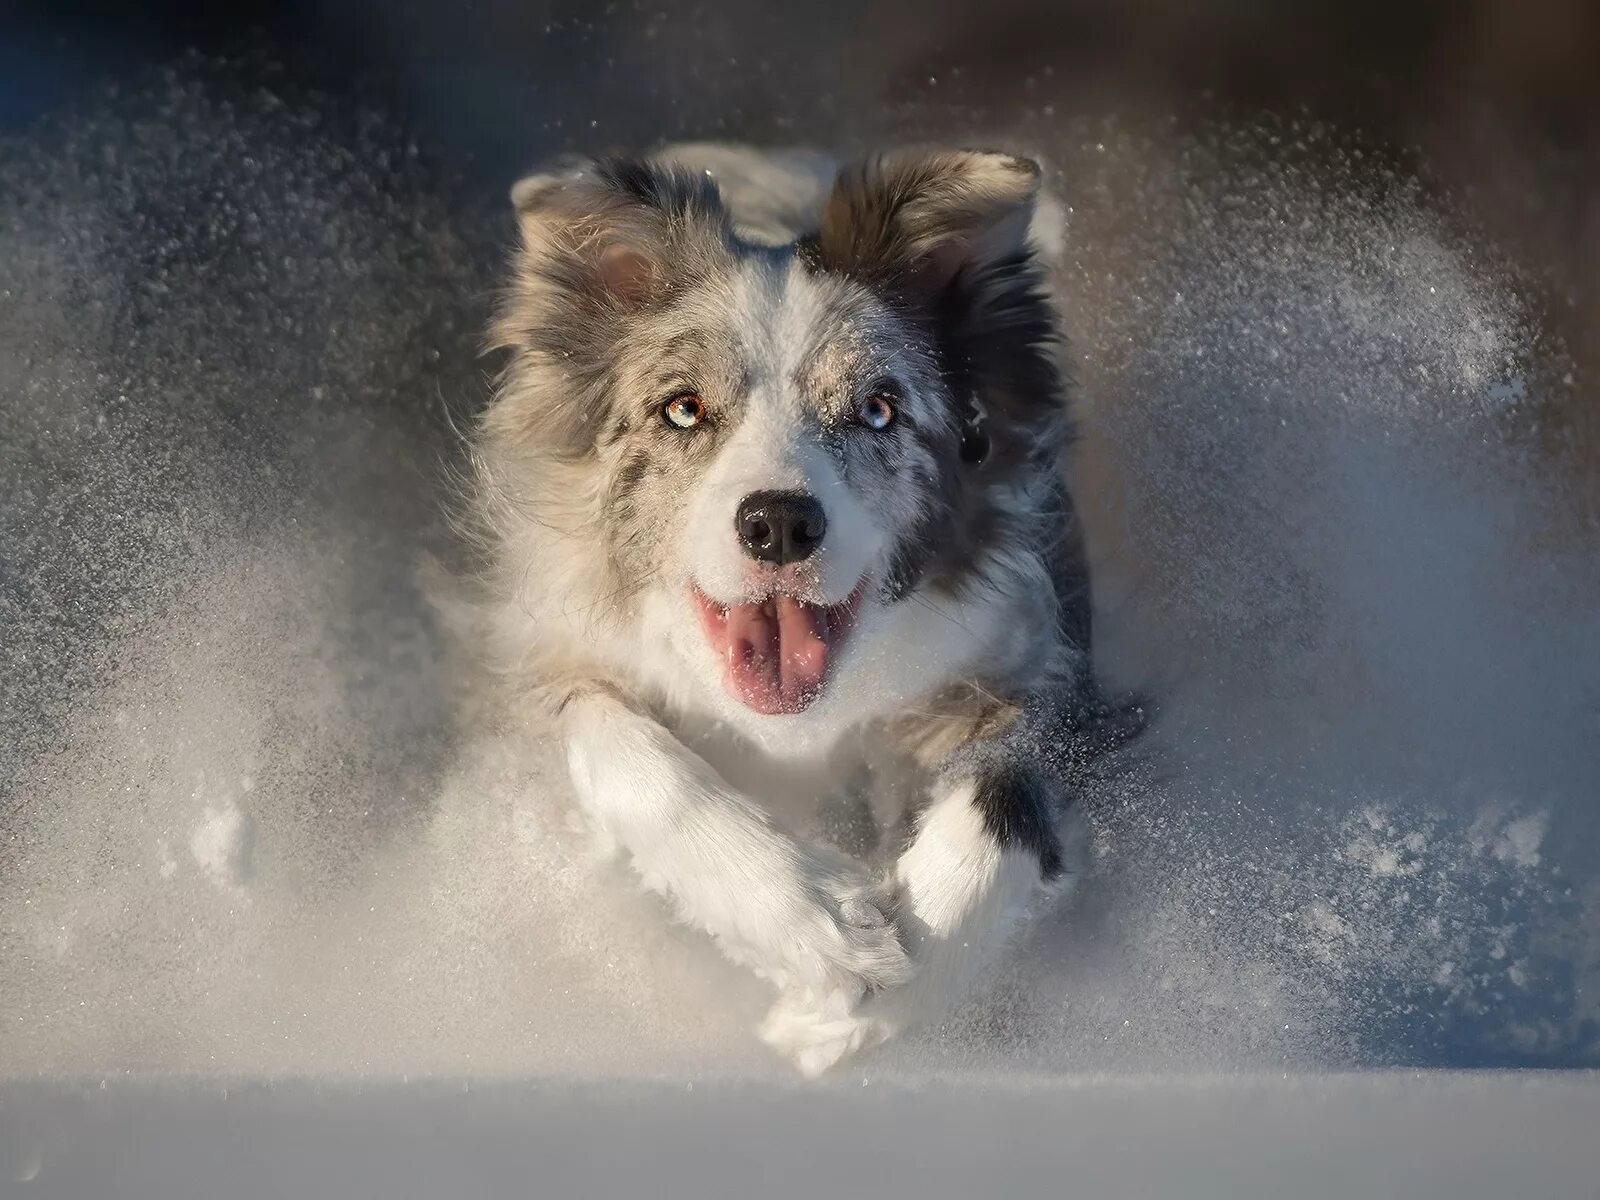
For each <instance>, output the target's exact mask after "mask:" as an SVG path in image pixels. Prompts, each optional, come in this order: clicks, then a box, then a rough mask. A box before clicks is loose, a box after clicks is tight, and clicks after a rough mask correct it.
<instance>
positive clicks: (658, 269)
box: [511, 158, 729, 308]
mask: <svg viewBox="0 0 1600 1200" xmlns="http://www.w3.org/2000/svg"><path fill="white" fill-rule="evenodd" d="M511 203H512V205H513V207H514V208H515V209H516V213H517V224H518V227H519V228H520V230H521V233H522V249H523V253H522V261H521V267H522V272H521V279H522V282H523V283H525V284H528V285H540V284H542V285H544V286H547V287H550V286H553V287H554V288H556V289H557V290H559V291H560V292H561V293H563V297H562V298H563V299H565V300H569V301H570V300H586V301H589V302H592V303H596V304H603V305H614V306H620V307H623V308H626V307H630V306H633V305H638V304H642V303H645V302H647V301H649V300H651V299H653V298H655V297H657V296H659V295H660V294H662V293H663V292H665V291H666V290H668V289H669V288H670V287H671V286H672V284H673V282H674V281H675V280H677V279H681V278H683V277H684V275H685V274H686V273H688V272H692V271H693V270H695V269H696V268H697V267H698V266H703V265H704V264H705V260H706V258H707V257H708V255H710V254H714V253H716V252H717V251H719V250H723V249H725V248H726V246H727V244H728V239H729V223H728V217H727V213H726V211H725V210H724V209H723V207H722V201H721V198H720V197H719V196H718V194H717V189H716V185H715V184H714V183H712V182H711V180H710V179H709V178H708V177H706V176H705V175H696V174H694V173H692V172H689V171H686V170H684V169H682V168H678V167H672V166H666V165H661V164H654V163H647V162H643V161H640V160H637V159H621V158H614V159H601V160H596V161H592V162H574V163H569V164H567V165H564V166H562V167H560V168H558V169H555V170H552V171H547V172H543V173H540V174H537V175H531V176H529V177H528V178H526V179H523V180H521V181H519V182H518V183H517V184H516V186H515V187H513V188H512V189H511Z"/></svg>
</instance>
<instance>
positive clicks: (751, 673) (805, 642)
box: [717, 596, 828, 713]
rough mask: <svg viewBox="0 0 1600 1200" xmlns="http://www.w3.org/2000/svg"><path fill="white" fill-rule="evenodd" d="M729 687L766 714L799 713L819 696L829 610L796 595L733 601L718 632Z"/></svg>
mask: <svg viewBox="0 0 1600 1200" xmlns="http://www.w3.org/2000/svg"><path fill="white" fill-rule="evenodd" d="M717 633H719V634H720V635H721V636H720V638H718V639H717V640H718V641H720V642H721V644H720V645H718V646H717V649H718V650H719V651H720V652H721V654H722V661H723V669H724V670H725V671H726V673H727V674H726V676H725V678H726V680H727V684H728V690H729V691H731V692H732V693H733V694H734V695H735V696H737V697H738V698H739V700H740V701H742V702H743V703H744V704H746V705H748V706H749V707H751V708H753V709H755V710H756V711H757V712H762V713H794V712H799V711H800V710H801V709H802V708H805V707H806V705H808V704H810V703H811V702H812V701H813V700H815V699H816V698H817V694H818V693H819V692H820V691H821V690H822V680H823V676H824V675H825V674H826V673H827V669H828V612H827V610H826V609H825V608H823V607H822V606H820V605H816V604H804V603H802V602H801V601H799V600H796V599H795V598H794V597H792V596H774V597H773V598H772V599H770V600H768V601H766V602H765V603H764V604H734V605H730V606H729V608H728V616H727V621H726V624H725V625H724V626H723V628H722V629H721V630H718V631H717Z"/></svg>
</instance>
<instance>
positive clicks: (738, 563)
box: [491, 154, 1060, 741]
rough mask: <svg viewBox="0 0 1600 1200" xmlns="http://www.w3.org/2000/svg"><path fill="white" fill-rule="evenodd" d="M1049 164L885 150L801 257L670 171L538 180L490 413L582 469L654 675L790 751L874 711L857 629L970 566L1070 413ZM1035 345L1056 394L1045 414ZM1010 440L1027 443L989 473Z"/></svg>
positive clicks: (840, 194)
mask: <svg viewBox="0 0 1600 1200" xmlns="http://www.w3.org/2000/svg"><path fill="white" fill-rule="evenodd" d="M1037 177H1038V172H1037V169H1036V168H1035V167H1034V166H1033V165H1032V164H1031V163H1027V162H1025V161H1023V160H1018V159H1013V158H1009V157H1006V156H1001V155H980V154H944V155H926V156H909V157H903V158H900V159H892V160H891V159H885V160H875V161H873V162H871V163H867V164H863V165H861V166H860V167H857V168H854V169H851V170H847V171H846V172H844V173H842V174H841V176H840V179H839V181H838V183H837V185H836V187H835V191H834V193H833V197H832V199H831V200H830V202H829V204H828V206H827V208H826V209H825V211H824V212H823V213H821V214H819V224H818V229H817V232H816V234H815V236H813V237H808V238H805V239H803V240H802V241H800V242H799V243H797V244H795V245H791V246H784V247H769V246H757V245H751V244H746V243H744V242H741V241H740V239H738V238H737V237H736V236H735V235H734V234H733V232H732V230H731V227H730V224H729V221H728V218H727V215H726V213H725V212H724V211H723V209H722V207H721V205H720V202H719V199H718V197H717V194H716V192H715V189H714V187H713V186H712V185H711V184H710V183H709V181H707V180H706V179H705V178H704V177H696V176H692V175H689V174H687V173H684V172H681V171H677V170H674V169H671V168H666V167H661V166H650V165H645V164H640V163H608V164H596V165H589V166H586V167H583V168H579V169H576V170H574V171H572V172H569V173H564V174H556V175H547V176H540V177H536V178H534V179H532V180H528V181H525V182H524V183H523V184H521V185H519V188H518V190H517V192H516V194H515V198H516V201H517V204H518V208H519V212H520V214H521V221H522V228H523V235H524V243H525V244H524V251H523V254H522V257H521V260H520V272H519V277H518V286H517V288H516V290H515V292H514V294H513V296H512V298H511V301H510V303H509V305H508V307H507V309H506V311H505V313H504V315H503V318H502V321H501V323H500V326H499V336H500V338H501V340H502V341H503V342H504V343H505V344H508V345H510V346H512V347H513V348H514V350H515V352H516V353H515V354H514V357H513V361H512V364H511V366H510V368H509V372H510V375H511V379H510V382H509V385H508V386H507V388H505V389H504V390H503V392H502V396H501V399H500V401H499V403H498V405H497V408H498V410H499V411H497V412H494V413H492V420H491V429H499V430H500V431H501V433H502V435H503V436H505V435H509V433H510V432H512V431H520V435H521V436H523V437H526V438H533V439H544V440H545V442H546V447H545V448H546V450H548V451H549V452H550V453H551V454H552V455H554V456H555V458H556V459H558V460H559V461H560V462H561V463H562V464H563V473H564V476H565V477H566V478H569V479H570V478H573V477H577V476H581V478H582V480H583V482H582V485H581V487H580V489H579V490H581V491H584V492H585V493H587V494H588V495H589V496H590V497H591V503H592V507H593V514H592V515H593V520H592V525H591V526H590V527H588V528H587V529H586V530H585V531H584V533H583V534H582V536H583V537H584V538H585V539H586V542H587V545H586V548H585V552H586V553H588V554H592V555H593V556H595V558H596V559H597V561H603V563H604V564H605V567H606V570H605V572H604V577H603V580H602V581H601V582H600V587H601V588H603V589H604V591H603V592H602V593H601V594H600V595H598V596H597V597H595V598H594V599H595V602H596V604H597V605H599V606H600V607H601V608H602V609H603V611H604V613H605V614H606V615H608V616H609V617H611V618H613V619H614V620H615V621H618V622H620V623H621V624H622V626H623V627H624V628H625V631H626V632H630V633H631V634H632V635H633V636H631V637H624V638H621V639H619V646H621V647H623V649H622V651H621V652H622V653H624V654H625V655H627V656H628V657H629V659H630V663H629V665H630V666H631V667H632V669H634V670H635V671H637V672H638V673H640V674H641V675H645V676H647V677H649V678H650V681H651V682H652V683H654V684H655V685H656V686H657V687H658V688H660V689H661V690H662V691H663V692H665V693H669V694H671V695H674V696H676V697H678V698H680V699H687V700H691V701H694V702H698V703H699V705H700V707H702V708H704V709H708V710H709V711H711V712H712V713H714V714H715V715H717V716H720V717H722V718H724V719H728V720H732V721H734V722H736V723H738V724H740V725H741V726H743V727H746V728H748V729H751V730H752V731H755V732H757V733H758V734H761V735H763V736H765V737H766V738H767V739H768V740H770V739H771V737H773V736H778V737H782V738H786V739H789V738H793V737H795V735H797V734H801V733H802V732H803V731H802V729H801V728H800V727H801V726H804V725H806V724H807V723H810V724H813V725H822V724H837V721H836V720H830V719H829V714H834V715H835V716H836V715H837V713H839V712H842V711H851V712H855V713H858V714H859V713H861V712H862V711H863V710H864V709H866V710H871V709H872V708H874V707H875V706H874V705H873V704H872V703H871V701H872V699H873V696H874V693H881V692H882V690H883V689H882V687H881V686H876V685H880V684H881V683H882V679H881V675H882V671H881V668H882V663H881V661H880V662H878V664H877V667H878V669H877V670H875V669H874V661H875V657H876V658H877V659H881V657H882V655H881V654H880V655H877V656H874V655H873V654H871V653H863V652H860V651H858V648H857V645H858V643H861V642H864V641H875V642H879V643H881V642H882V640H883V638H884V636H885V633H886V631H887V630H888V629H889V628H890V627H891V626H893V624H894V621H893V617H894V615H895V614H896V611H897V609H898V607H899V606H900V605H902V603H903V602H904V600H905V599H906V597H907V596H908V595H909V594H911V593H912V592H913V591H915V590H916V589H917V588H918V587H919V586H920V585H922V584H924V583H926V582H927V578H928V577H929V575H930V574H934V575H943V576H949V577H950V582H952V584H954V583H955V582H956V581H957V580H958V577H959V576H960V575H961V574H962V570H963V568H962V564H961V562H960V559H961V557H962V555H963V554H965V555H967V556H968V557H969V558H970V557H971V556H972V555H973V554H974V553H975V552H976V546H975V543H974V539H975V538H976V537H977V536H978V535H979V534H980V533H981V530H982V528H983V527H984V526H985V525H986V524H987V525H993V523H994V521H995V519H996V513H995V511H993V510H994V509H995V507H996V505H997V504H1000V503H1001V501H1000V499H999V496H1000V493H1001V492H1003V491H1004V490H1005V489H1006V485H1007V484H1008V482H1014V480H1012V479H1011V476H1013V475H1015V474H1016V473H1017V471H1018V470H1019V469H1020V467H1021V465H1022V464H1025V463H1026V462H1028V461H1030V455H1029V449H1030V448H1029V447H1028V446H1026V445H1025V444H1024V443H1025V441H1026V438H1027V436H1028V431H1027V430H1026V429H1024V428H1022V426H1024V425H1026V426H1032V427H1033V430H1032V432H1033V435H1034V436H1036V437H1044V438H1045V439H1046V440H1047V441H1048V440H1049V438H1050V437H1051V436H1053V432H1051V431H1043V430H1041V428H1040V426H1041V422H1043V421H1044V420H1045V418H1046V416H1047V415H1048V417H1049V418H1050V419H1051V420H1052V421H1054V420H1058V419H1059V412H1060V407H1059V395H1058V394H1057V388H1056V386H1054V385H1055V384H1056V383H1057V380H1056V378H1055V375H1054V372H1053V369H1050V368H1048V367H1046V366H1044V365H1043V362H1044V357H1047V355H1046V351H1045V350H1044V349H1043V348H1042V345H1041V344H1042V343H1043V342H1044V341H1046V340H1047V339H1048V335H1049V331H1050V329H1051V327H1052V326H1051V320H1050V314H1049V313H1048V312H1047V311H1045V305H1044V301H1043V300H1042V298H1041V297H1040V295H1039V292H1038V288H1037V281H1036V278H1035V276H1034V274H1033V272H1032V265H1031V262H1030V258H1029V252H1028V249H1027V245H1026V235H1027V225H1028V220H1029V217H1030V215H1031V207H1032V202H1033V197H1034V192H1035V189H1036V186H1037ZM1019 356H1020V359H1021V360H1022V361H1023V362H1025V363H1032V364H1033V372H1034V374H1035V375H1037V376H1038V379H1037V380H1036V382H1038V383H1039V385H1040V387H1041V390H1042V391H1043V392H1044V393H1045V394H1043V395H1040V396H1036V397H1032V398H1031V405H1032V409H1031V410H1028V411H1024V409H1027V405H1026V404H1024V405H1022V406H1021V407H1019V405H1018V403H1016V402H1015V398H1012V397H1010V393H1009V392H1008V390H1007V383H1008V381H1009V382H1010V383H1011V384H1012V385H1013V389H1012V390H1015V385H1016V384H1017V383H1018V379H1017V378H1014V377H1015V376H1016V375H1017V371H1018V366H1017V362H1016V361H1015V360H1016V359H1017V358H1018V357H1019ZM1001 358H1006V359H1007V360H1008V361H1007V362H1006V363H1003V364H1002V363H1001V362H999V360H1000V359H1001ZM985 359H993V360H996V361H995V362H994V363H993V364H991V365H992V369H986V367H985V362H984V361H983V360H985ZM1022 374H1023V375H1024V376H1026V375H1027V374H1028V372H1027V371H1026V370H1024V371H1023V372H1022ZM997 393H998V394H997ZM980 414H982V416H981V418H980ZM1052 430H1053V426H1052ZM995 437H1000V438H1001V439H1002V440H1005V439H1007V438H1009V439H1011V440H1013V441H1015V442H1016V443H1017V444H1015V445H1012V446H1009V447H1005V448H1002V450H1003V452H1001V453H998V454H995V455H993V459H994V461H993V462H987V461H985V460H987V459H989V458H990V455H989V454H988V453H987V450H988V441H989V439H991V438H995ZM979 472H986V474H982V475H980V474H979ZM612 628H613V629H614V628H615V626H614V625H613V626H612ZM880 649H881V647H880ZM934 657H937V656H934ZM799 740H800V741H803V740H804V738H803V737H801V738H799Z"/></svg>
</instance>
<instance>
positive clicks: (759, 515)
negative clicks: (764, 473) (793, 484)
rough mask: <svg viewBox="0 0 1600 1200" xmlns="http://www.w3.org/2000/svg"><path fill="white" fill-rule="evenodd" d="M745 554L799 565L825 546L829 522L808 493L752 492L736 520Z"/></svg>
mask: <svg viewBox="0 0 1600 1200" xmlns="http://www.w3.org/2000/svg"><path fill="white" fill-rule="evenodd" d="M734 525H735V527H736V528H737V529H738V531H739V542H740V544H741V545H743V546H744V552H745V553H746V554H748V555H749V556H750V557H751V558H758V559H760V560H761V561H762V562H770V563H777V564H778V565H779V566H782V565H783V564H784V563H792V562H799V561H800V560H801V559H802V558H809V557H811V553H812V551H814V550H815V549H816V548H817V547H818V546H820V545H822V535H823V534H824V533H826V532H827V529H828V518H827V516H826V515H824V513H823V511H822V505H821V504H819V503H818V502H817V499H816V497H815V496H808V495H806V494H805V493H804V492H751V493H750V494H749V495H748V496H746V497H745V498H744V499H743V500H741V501H739V511H738V513H737V514H736V515H735V517H734Z"/></svg>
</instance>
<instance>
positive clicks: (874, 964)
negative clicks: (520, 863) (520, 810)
mask: <svg viewBox="0 0 1600 1200" xmlns="http://www.w3.org/2000/svg"><path fill="white" fill-rule="evenodd" d="M563 719H564V724H565V732H566V737H567V758H568V763H569V766H570V768H571V772H572V779H573V783H574V786H575V788H576V790H577V794H578V797H579V800H580V802H581V804H582V805H583V807H584V809H585V810H586V811H587V812H588V814H589V815H590V817H591V819H592V820H593V821H594V822H595V823H596V825H597V826H598V829H599V831H600V832H602V833H603V834H604V835H605V836H606V837H608V838H609V839H611V840H612V841H614V842H615V843H616V844H617V845H618V846H619V847H620V848H621V849H622V850H623V851H624V852H625V853H626V854H627V855H628V856H629V857H630V858H631V860H632V863H633V866H634V868H635V869H636V870H637V871H638V873H639V877H640V879H641V880H642V881H643V882H644V884H645V885H646V886H648V887H649V888H651V889H652V890H654V891H656V892H659V893H661V894H662V895H663V896H665V897H667V898H668V899H669V900H670V901H671V903H672V904H673V906H674V908H675V909H676V911H677V912H678V914H679V916H680V917H681V918H682V919H683V920H684V921H685V922H686V923H688V924H691V925H694V926H697V927H699V928H700V929H703V930H705V931H706V932H707V933H709V934H710V935H711V936H712V937H713V938H715V939H716V941H717V942H718V944H719V945H720V946H721V947H722V949H723V951H724V952H725V953H726V954H728V956H729V957H731V958H733V959H735V960H736V961H738V962H741V963H744V964H746V965H748V966H750V967H752V968H754V969H755V970H756V971H757V972H758V973H760V974H761V975H763V976H765V977H767V978H769V979H771V980H772V981H773V982H774V983H776V984H777V985H778V987H779V988H780V989H782V990H783V991H784V993H785V995H787V996H790V997H806V998H809V1002H810V1003H813V1004H818V1005H823V1004H832V1005H836V1006H842V1007H846V1008H847V1007H850V1006H852V1005H854V1004H855V1003H856V1002H857V1001H859V1000H860V999H861V997H862V996H863V995H864V994H866V993H867V992H869V991H874V990H880V989H884V988H890V987H893V986H895V985H897V984H899V983H901V982H903V981H904V979H905V978H906V976H907V975H908V974H909V964H908V962H907V959H906V955H905V952H904V950H903V949H902V947H901V945H900V942H899V940H898V938H897V937H896V935H895V931H894V928H893V927H892V926H891V925H890V923H889V922H888V921H887V920H886V918H885V915H884V912H883V909H884V907H885V902H884V899H883V897H882V895H881V894H880V892H879V889H878V887H877V886H876V885H875V884H874V883H873V882H872V881H870V880H869V879H868V878H867V877H866V876H865V875H863V874H862V873H860V872H859V871H857V870H855V869H853V868H852V867H850V866H849V865H848V863H847V862H846V861H845V860H842V859H839V858H837V857H835V856H831V855H829V854H828V853H827V852H825V851H823V850H821V849H820V848H813V847H810V846H807V845H805V844H803V843H801V842H799V841H797V840H796V839H794V838H792V837H790V836H789V835H788V834H786V833H785V832H783V831H782V830H781V829H779V828H778V827H777V826H776V825H775V824H774V823H773V822H772V820H771V819H770V818H769V817H768V816H767V815H766V814H765V813H764V812H762V811H761V809H760V808H758V807H757V806H756V805H755V804H753V803H752V802H751V801H750V800H748V799H747V798H746V797H744V796H741V795H740V794H739V793H737V792H736V791H734V790H733V789H732V788H730V787H729V786H728V785H727V783H725V782H724V781H723V780H722V778H721V777H720V776H719V775H718V774H717V772H716V771H715V770H714V769H713V768H712V767H711V766H710V764H708V763H707V762H706V761H705V760H704V759H702V758H701V757H700V756H699V755H697V754H695V753H694V752H693V751H692V750H690V749H689V748H688V747H687V746H685V745H684V744H683V743H682V742H681V741H679V740H678V739H677V738H676V737H674V736H673V735H672V733H671V732H669V731H668V730H667V729H665V728H664V727H663V726H662V725H660V724H659V723H658V722H656V721H654V720H652V719H651V718H650V717H648V716H646V715H644V714H643V713H640V712H637V711H635V710H634V709H633V708H631V707H629V706H628V705H627V704H626V703H625V702H624V701H623V700H621V699H620V698H618V697H617V696H615V695H614V694H611V693H609V692H607V691H604V690H601V689H587V690H579V691H578V692H576V693H575V694H574V695H573V696H572V697H571V699H570V700H569V701H568V702H567V704H566V707H565V711H564V714H563Z"/></svg>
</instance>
